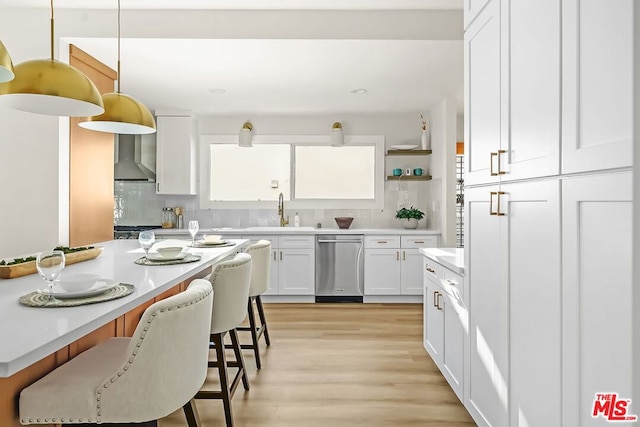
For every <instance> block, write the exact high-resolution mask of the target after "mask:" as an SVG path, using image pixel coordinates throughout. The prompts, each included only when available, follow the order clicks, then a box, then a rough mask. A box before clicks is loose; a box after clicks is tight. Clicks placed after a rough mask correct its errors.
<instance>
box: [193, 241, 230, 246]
mask: <svg viewBox="0 0 640 427" xmlns="http://www.w3.org/2000/svg"><path fill="white" fill-rule="evenodd" d="M227 243H229V241H228V240H218V241H215V242H213V241H212V242H205V241H204V240H198V241H196V246H220V245H226V244H227Z"/></svg>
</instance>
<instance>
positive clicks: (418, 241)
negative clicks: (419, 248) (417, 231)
mask: <svg viewBox="0 0 640 427" xmlns="http://www.w3.org/2000/svg"><path fill="white" fill-rule="evenodd" d="M413 243H424V240H414V241H413Z"/></svg>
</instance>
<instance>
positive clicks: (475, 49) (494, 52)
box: [464, 0, 502, 185]
mask: <svg viewBox="0 0 640 427" xmlns="http://www.w3.org/2000/svg"><path fill="white" fill-rule="evenodd" d="M468 3H472V2H471V0H468ZM473 3H475V4H478V3H479V0H478V1H476V2H473ZM466 16H467V14H465V19H467V18H466ZM500 31H501V29H500V1H499V0H490V1H489V2H488V4H487V5H486V7H485V8H484V9H483V10H482V12H480V14H479V15H478V16H477V17H476V18H475V20H474V21H473V23H472V24H471V25H470V26H469V28H467V30H466V31H465V33H464V55H465V70H464V78H465V106H464V108H465V114H464V122H465V124H464V132H465V136H464V141H465V167H466V169H465V183H466V184H467V185H472V184H479V183H489V182H497V181H498V176H497V175H492V174H491V172H492V171H491V169H492V168H491V164H492V163H495V165H494V167H493V169H494V170H495V171H497V167H498V165H497V158H499V157H500V156H498V155H497V151H498V150H499V149H500V132H501V127H500V123H501V96H502V92H501V89H500V86H501V82H500V68H501V60H500V58H501V54H502V53H501V51H500ZM492 153H496V155H493V154H492Z"/></svg>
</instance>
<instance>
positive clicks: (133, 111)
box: [79, 92, 156, 135]
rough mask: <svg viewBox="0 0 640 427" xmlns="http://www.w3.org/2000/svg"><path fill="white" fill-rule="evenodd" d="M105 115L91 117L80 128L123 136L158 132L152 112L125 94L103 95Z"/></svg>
mask: <svg viewBox="0 0 640 427" xmlns="http://www.w3.org/2000/svg"><path fill="white" fill-rule="evenodd" d="M102 101H103V102H104V110H105V111H104V113H103V114H100V115H99V116H93V117H89V118H88V119H87V121H85V122H82V123H80V124H79V125H80V127H83V128H85V129H91V130H95V131H99V132H111V133H122V134H134V135H140V134H147V133H154V132H155V131H156V121H155V120H154V119H153V115H152V114H151V111H149V109H148V108H147V107H146V106H145V105H144V104H142V103H141V102H140V101H138V100H137V99H135V98H134V97H132V96H129V95H125V94H123V93H115V92H113V93H105V94H104V95H102Z"/></svg>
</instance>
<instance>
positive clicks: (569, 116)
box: [538, 0, 637, 173]
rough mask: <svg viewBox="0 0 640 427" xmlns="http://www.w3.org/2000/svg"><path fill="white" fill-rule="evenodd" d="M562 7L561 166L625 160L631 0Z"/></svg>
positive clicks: (566, 169) (570, 168)
mask: <svg viewBox="0 0 640 427" xmlns="http://www.w3.org/2000/svg"><path fill="white" fill-rule="evenodd" d="M635 3H637V2H635ZM562 7H563V10H562V16H563V34H562V35H563V37H562V40H563V45H562V68H563V84H562V99H563V106H562V172H563V173H571V172H582V171H593V170H601V169H611V168H617V167H625V166H631V165H632V159H633V155H632V148H633V141H632V135H633V115H632V114H633V109H632V102H633V90H631V88H633V87H634V83H633V64H632V61H633V39H634V38H633V17H634V13H633V8H634V1H633V0H616V1H579V0H564V1H562ZM636 7H637V5H636ZM539 33H540V32H538V34H539Z"/></svg>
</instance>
